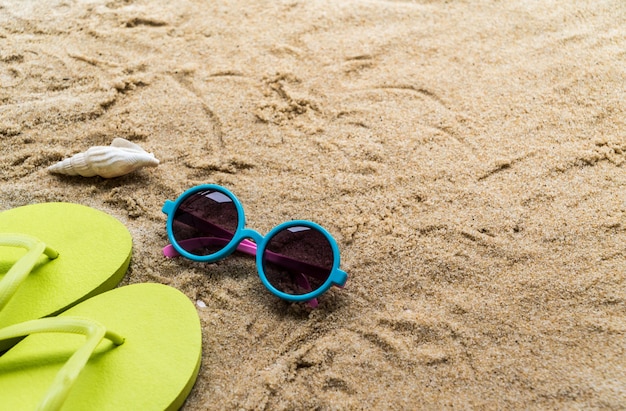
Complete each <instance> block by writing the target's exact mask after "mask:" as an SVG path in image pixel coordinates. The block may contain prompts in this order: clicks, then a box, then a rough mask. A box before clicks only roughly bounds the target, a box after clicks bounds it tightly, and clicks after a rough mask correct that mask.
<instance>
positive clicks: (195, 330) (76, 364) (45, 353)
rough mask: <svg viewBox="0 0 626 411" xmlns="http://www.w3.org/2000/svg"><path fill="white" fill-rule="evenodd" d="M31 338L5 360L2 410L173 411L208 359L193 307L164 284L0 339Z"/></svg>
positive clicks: (89, 304) (111, 294)
mask: <svg viewBox="0 0 626 411" xmlns="http://www.w3.org/2000/svg"><path fill="white" fill-rule="evenodd" d="M26 334H30V335H28V336H27V337H26V338H24V339H23V340H22V341H20V342H19V343H18V344H17V345H15V346H14V347H13V348H11V349H10V350H9V351H7V352H6V353H5V354H3V355H2V356H0V393H1V394H0V398H1V402H2V408H3V409H8V410H32V409H37V407H38V406H39V407H40V408H39V409H41V410H47V411H50V410H57V409H63V410H64V411H69V410H80V411H84V410H142V411H150V410H155V411H161V410H175V409H178V408H180V407H181V406H182V404H183V403H184V401H185V399H186V397H187V395H189V392H190V391H191V389H192V387H193V384H194V383H195V380H196V377H197V375H198V371H199V368H200V360H201V356H202V332H201V327H200V319H199V317H198V313H197V311H196V309H195V307H194V305H193V303H192V302H191V301H190V300H189V298H187V296H185V295H184V294H183V293H181V292H180V291H178V290H177V289H175V288H172V287H170V286H167V285H163V284H152V283H143V284H133V285H129V286H125V287H120V288H117V289H114V290H111V291H107V292H105V293H102V294H100V295H97V296H95V297H92V298H90V299H88V300H86V301H83V302H82V303H80V304H78V305H76V306H74V307H72V308H70V309H68V310H67V311H65V312H63V313H62V314H59V315H58V316H56V317H50V318H43V319H39V320H32V321H28V322H26V323H22V324H16V325H13V326H10V327H7V328H4V329H1V330H0V339H2V338H14V337H17V336H20V335H26ZM81 334H84V335H81ZM85 336H86V337H87V338H85Z"/></svg>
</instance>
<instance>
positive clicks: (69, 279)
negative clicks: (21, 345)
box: [0, 203, 132, 352]
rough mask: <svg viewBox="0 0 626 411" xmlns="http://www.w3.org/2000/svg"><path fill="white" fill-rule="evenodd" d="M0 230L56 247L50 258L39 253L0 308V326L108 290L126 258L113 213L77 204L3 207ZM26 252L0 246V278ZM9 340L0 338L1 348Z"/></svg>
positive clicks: (128, 247) (125, 242)
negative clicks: (10, 296)
mask: <svg viewBox="0 0 626 411" xmlns="http://www.w3.org/2000/svg"><path fill="white" fill-rule="evenodd" d="M0 233H19V234H28V235H31V236H34V237H36V238H38V239H39V240H41V241H43V242H45V243H46V244H47V245H49V246H50V247H52V248H54V249H55V250H56V251H58V252H59V257H58V258H56V259H54V260H48V259H47V257H45V256H43V255H42V256H41V259H40V261H39V262H38V264H37V265H36V266H35V268H34V269H33V271H32V272H31V273H30V274H29V275H28V277H27V278H26V280H25V281H24V282H23V283H22V284H21V285H20V286H19V288H18V289H17V291H16V293H15V295H14V296H13V297H12V298H11V299H10V300H9V302H8V304H7V305H6V306H5V307H4V308H3V309H2V310H1V311H0V328H2V327H6V326H8V325H11V324H16V323H19V322H23V321H26V320H33V319H37V318H41V317H46V316H50V315H55V314H57V313H59V312H61V311H63V310H65V309H66V308H68V307H70V306H72V305H74V304H76V303H78V302H80V301H83V300H85V299H87V298H90V297H92V296H94V295H96V294H99V293H101V292H104V291H107V290H110V289H112V288H114V287H115V286H116V285H117V284H118V283H119V282H120V281H121V280H122V278H123V277H124V274H125V273H126V270H127V269H128V265H129V263H130V257H131V252H132V239H131V236H130V233H129V232H128V229H127V228H126V227H125V226H124V225H123V224H122V223H121V222H120V221H118V220H117V219H115V218H114V217H112V216H110V215H108V214H106V213H104V212H102V211H99V210H96V209H93V208H90V207H86V206H83V205H79V204H72V203H41V204H33V205H28V206H23V207H17V208H14V209H11V210H7V211H3V212H1V213H0ZM24 252H25V251H24V250H23V249H20V248H13V247H0V278H1V277H2V276H3V274H5V273H6V272H7V271H8V269H9V268H10V267H11V266H12V265H13V264H14V263H15V262H16V261H17V260H18V259H19V258H20V257H21V256H22V255H23V254H24ZM13 343H14V342H13ZM10 345H11V342H4V344H3V343H2V342H0V352H1V351H3V350H4V349H7V348H8V347H9V346H10Z"/></svg>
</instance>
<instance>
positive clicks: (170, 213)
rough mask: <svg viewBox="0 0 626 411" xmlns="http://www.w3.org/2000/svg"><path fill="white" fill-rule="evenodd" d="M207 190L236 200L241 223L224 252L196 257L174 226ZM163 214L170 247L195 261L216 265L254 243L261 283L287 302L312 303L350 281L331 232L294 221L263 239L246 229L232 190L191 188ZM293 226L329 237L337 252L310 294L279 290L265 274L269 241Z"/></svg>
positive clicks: (212, 186) (167, 204) (165, 206)
mask: <svg viewBox="0 0 626 411" xmlns="http://www.w3.org/2000/svg"><path fill="white" fill-rule="evenodd" d="M207 190H212V191H218V192H220V193H221V194H224V195H226V196H228V197H229V198H230V199H231V200H232V201H233V204H234V205H235V208H236V209H237V219H238V221H237V229H236V231H235V232H234V233H233V238H232V239H231V240H230V241H229V242H228V244H226V245H225V246H224V248H222V249H221V250H219V251H217V252H215V253H213V254H209V255H203V256H199V255H195V254H192V253H190V252H188V251H186V250H185V249H183V248H182V247H181V246H180V245H179V244H178V241H177V240H176V238H175V237H174V232H173V224H174V216H175V214H176V210H177V209H178V207H180V205H181V204H182V203H183V202H184V201H185V200H186V199H187V198H188V197H190V196H191V195H194V194H196V193H198V192H201V191H207ZM162 211H163V213H165V214H166V215H167V223H166V227H167V237H168V239H169V241H170V244H171V245H172V246H173V247H174V249H175V250H176V251H177V252H178V254H180V255H181V256H183V257H185V258H188V259H190V260H193V261H198V262H205V263H214V262H216V261H218V260H221V259H223V258H226V257H228V256H229V255H231V254H232V253H233V252H235V251H236V250H237V247H238V246H239V245H240V244H241V243H242V242H244V241H246V240H252V241H253V243H254V244H255V245H256V255H255V259H256V266H257V273H258V275H259V277H260V278H261V282H262V283H263V285H265V287H266V288H267V289H268V290H269V291H270V292H272V293H273V294H274V295H276V296H278V297H280V298H283V299H285V300H288V301H296V302H300V301H310V300H313V299H315V298H317V297H319V296H320V295H322V294H323V293H325V292H326V291H328V289H329V288H330V287H332V286H333V285H335V286H338V287H343V286H344V284H345V283H346V281H347V279H348V274H347V273H346V272H345V271H342V270H341V269H339V262H340V261H339V260H340V258H339V247H338V245H337V241H335V239H334V238H333V237H332V236H331V235H330V233H328V231H326V230H325V229H324V228H323V227H322V226H320V225H318V224H316V223H314V222H312V221H308V220H292V221H287V222H284V223H282V224H279V225H277V226H276V227H274V228H273V229H272V230H270V232H269V233H267V235H265V236H263V235H262V234H261V233H259V232H258V231H255V230H252V229H250V228H246V217H245V214H244V211H243V206H242V205H241V202H240V201H239V199H238V198H237V197H236V196H235V195H234V194H233V193H232V192H231V191H230V190H228V189H227V188H225V187H222V186H220V185H216V184H202V185H198V186H195V187H192V188H190V189H188V190H187V191H185V192H184V193H182V194H181V195H180V196H179V197H178V198H177V199H176V200H175V201H171V200H167V201H165V203H164V204H163V208H162ZM289 227H308V228H311V229H314V230H317V231H319V232H320V233H322V234H323V235H324V237H326V240H327V241H328V243H329V244H330V247H331V249H332V252H333V265H332V268H331V270H330V273H329V274H328V278H327V279H326V281H325V282H324V283H323V284H322V285H321V286H320V287H318V288H317V289H316V290H313V291H311V292H309V293H306V294H288V293H285V292H283V291H280V290H278V289H277V288H276V287H274V286H273V285H272V284H271V283H270V282H269V281H268V279H267V277H266V275H265V271H264V269H263V255H264V253H265V250H266V247H267V245H268V243H269V241H270V240H271V239H272V238H273V237H274V235H276V234H277V233H278V232H280V231H282V230H285V229H288V228H289Z"/></svg>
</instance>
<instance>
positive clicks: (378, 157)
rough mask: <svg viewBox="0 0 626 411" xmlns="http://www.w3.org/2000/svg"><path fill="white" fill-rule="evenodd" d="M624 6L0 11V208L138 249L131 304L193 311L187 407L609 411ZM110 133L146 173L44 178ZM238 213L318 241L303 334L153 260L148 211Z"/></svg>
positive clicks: (218, 287)
mask: <svg viewBox="0 0 626 411" xmlns="http://www.w3.org/2000/svg"><path fill="white" fill-rule="evenodd" d="M625 21H626V3H625V2H624V1H622V0H588V1H582V0H581V1H576V2H572V1H569V0H547V1H525V2H514V1H495V0H494V1H488V0H475V1H474V0H466V1H463V0H458V1H443V0H421V1H383V0H346V1H332V0H325V1H324V0H311V1H297V0H291V1H269V0H255V1H242V0H238V1H222V0H219V1H208V0H207V1H193V0H181V1H176V2H169V1H164V0H160V1H147V0H146V1H133V0H113V1H105V0H90V1H79V0H76V1H72V0H68V1H63V0H58V1H54V0H52V1H46V2H39V1H34V0H31V1H22V0H3V1H1V2H0V84H1V88H0V210H6V209H10V208H12V207H17V206H21V205H24V204H30V203H38V202H44V201H69V202H76V203H80V204H85V205H88V206H92V207H95V208H97V209H100V210H103V211H105V212H107V213H110V214H111V215H113V216H115V217H117V218H118V219H119V220H121V221H122V222H123V223H124V224H125V225H126V226H127V227H128V228H129V230H130V231H131V233H132V236H133V239H134V250H133V259H132V263H131V267H130V270H129V272H128V274H127V276H126V278H125V279H124V281H123V283H122V285H123V284H130V283H140V282H159V283H164V284H169V285H172V286H174V287H177V288H178V289H180V290H182V291H183V292H184V293H185V294H186V295H187V296H189V298H190V299H191V300H192V301H194V302H196V301H200V302H202V303H204V305H206V307H203V306H202V305H203V304H202V303H200V305H199V306H198V313H199V315H200V318H201V322H202V327H203V357H202V366H201V370H200V374H199V377H198V381H197V383H196V385H195V387H194V389H193V391H192V393H191V395H190V396H189V398H188V401H187V403H186V405H185V407H184V409H186V410H217V409H277V410H283V409H284V410H291V409H321V410H326V409H392V410H402V409H419V408H425V409H441V408H449V407H450V408H457V409H468V408H470V409H471V408H475V409H499V410H501V409H588V408H594V409H624V407H626V352H625V351H626V337H625V333H626V282H625V279H626V274H625V268H626V220H625V213H626V174H625V169H626V120H625V119H626V87H625V86H626V24H624V22H625ZM115 137H124V138H126V139H128V140H131V141H133V142H135V143H137V144H140V145H141V146H142V147H144V148H145V149H146V150H148V151H150V152H153V153H154V154H155V155H156V157H157V158H158V159H160V161H161V164H160V165H159V167H157V168H155V169H143V170H141V171H138V172H135V173H132V174H129V175H127V176H124V177H119V178H114V179H108V180H107V179H103V178H100V177H93V178H83V177H64V176H56V175H52V174H50V173H49V172H48V171H47V167H48V166H50V165H52V164H54V163H55V162H57V161H59V160H62V159H63V158H66V157H69V156H70V155H72V154H75V153H78V152H81V151H85V150H86V149H87V148H88V147H90V146H93V145H108V144H109V143H110V142H111V141H112V140H113V138H115ZM202 183H217V184H222V185H224V186H225V187H227V188H229V189H230V190H232V191H233V192H234V193H235V194H236V195H237V196H238V197H239V199H240V200H241V202H242V203H243V205H244V208H245V211H246V217H247V222H248V226H249V227H250V228H253V229H256V230H258V231H260V232H262V233H267V232H268V231H269V230H270V229H271V228H272V227H274V226H276V225H277V224H280V223H281V222H283V221H286V220H290V219H310V220H313V221H315V222H317V223H319V224H321V225H322V226H324V227H326V228H327V229H328V230H329V232H331V233H332V235H333V236H334V237H335V238H336V240H337V242H338V244H339V247H340V249H341V267H342V268H343V269H345V270H346V271H347V272H348V273H349V275H350V278H349V280H348V283H347V286H346V287H345V289H343V290H341V289H336V288H334V289H332V290H331V291H329V292H328V293H327V294H326V295H324V296H323V297H322V298H320V306H319V308H318V309H316V310H311V309H309V308H307V306H306V305H302V304H290V303H287V302H285V301H282V300H279V299H278V298H276V297H275V296H273V295H272V294H270V293H269V292H267V291H266V290H265V288H264V287H263V286H262V284H261V282H260V281H259V278H258V276H257V274H256V271H255V265H254V262H253V260H252V259H249V258H246V257H241V256H233V257H231V258H229V259H226V260H224V261H221V262H219V263H216V264H199V263H193V262H190V261H187V260H184V259H173V260H166V259H165V258H164V257H163V256H162V254H161V248H162V247H163V246H164V245H166V244H167V238H166V232H165V216H164V215H163V214H162V213H161V206H162V204H163V202H164V201H165V200H166V199H175V198H176V197H177V196H178V195H179V194H180V193H182V192H183V191H184V190H186V189H187V188H190V187H192V186H194V185H197V184H202Z"/></svg>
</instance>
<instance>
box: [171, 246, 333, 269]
mask: <svg viewBox="0 0 626 411" xmlns="http://www.w3.org/2000/svg"><path fill="white" fill-rule="evenodd" d="M228 242H229V240H227V239H224V238H216V237H198V238H190V239H187V240H182V241H179V242H178V244H179V245H180V246H181V247H182V248H183V249H184V250H193V249H197V248H202V247H205V246H207V245H222V246H223V245H226V244H228ZM237 251H241V252H243V253H246V254H248V255H252V256H255V255H256V251H257V246H256V244H255V243H253V242H252V241H250V240H243V241H242V242H241V243H239V245H238V246H237ZM163 254H164V255H165V256H166V257H168V258H174V257H178V256H179V255H180V254H179V253H178V251H176V249H175V248H174V246H173V245H171V244H168V245H167V246H166V247H165V248H163ZM265 255H266V256H267V260H268V261H269V262H272V263H274V264H277V265H279V266H281V267H283V268H286V269H288V270H291V271H294V272H301V273H307V274H308V275H311V276H314V277H317V278H318V279H321V280H323V279H325V278H326V277H327V276H328V270H326V269H324V268H322V267H318V266H316V265H313V264H308V263H305V262H302V261H298V260H294V259H293V258H289V257H286V256H284V255H282V254H278V253H274V252H272V251H269V250H265Z"/></svg>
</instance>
